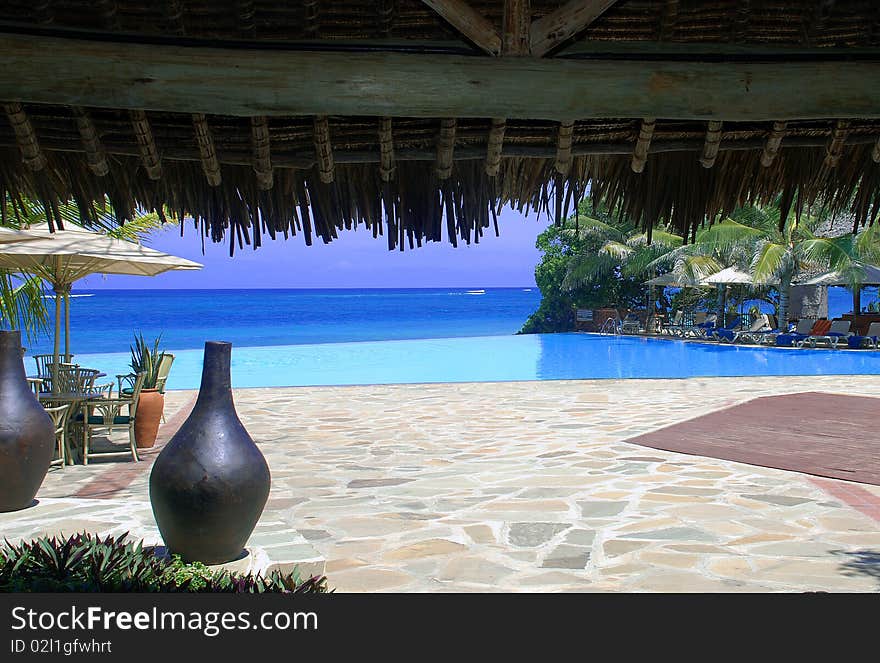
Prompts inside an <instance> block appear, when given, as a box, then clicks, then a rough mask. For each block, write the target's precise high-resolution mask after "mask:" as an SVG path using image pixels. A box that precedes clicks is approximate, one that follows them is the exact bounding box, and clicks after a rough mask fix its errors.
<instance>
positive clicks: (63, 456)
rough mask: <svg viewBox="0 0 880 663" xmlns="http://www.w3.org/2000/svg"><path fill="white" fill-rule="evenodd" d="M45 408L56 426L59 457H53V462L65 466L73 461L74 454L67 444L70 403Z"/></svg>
mask: <svg viewBox="0 0 880 663" xmlns="http://www.w3.org/2000/svg"><path fill="white" fill-rule="evenodd" d="M43 409H44V410H46V414H48V415H49V418H50V419H52V425H53V426H54V427H55V444H56V447H57V453H58V458H55V459H53V460H52V463H51V464H52V465H53V466H56V465H60V466H61V467H64V466H65V465H67V464H69V463H71V462H73V455H72V454H71V453H70V448H69V447H68V446H67V417H68V415H69V414H70V405H68V404H64V405H55V406H53V407H46V408H43Z"/></svg>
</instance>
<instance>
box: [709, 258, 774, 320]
mask: <svg viewBox="0 0 880 663" xmlns="http://www.w3.org/2000/svg"><path fill="white" fill-rule="evenodd" d="M700 283H704V284H706V285H715V286H717V287H718V291H719V295H720V297H719V299H720V306H721V311H720V315H721V318H722V320H723V321H724V322H725V323H726V322H727V320H726V317H727V316H726V315H725V308H726V307H725V305H724V299H725V297H724V290H723V288H724V287H725V286H729V285H741V286H749V287H760V286H768V285H772V286H778V285H779V279H777V278H771V279H768V280H766V281H761V282H760V283H756V282H755V277H753V276H752V275H751V274H748V273H746V272H743V271H740V270H738V269H737V268H736V267H727V268H726V269H722V270H721V271H720V272H716V273H715V274H711V275H709V276H707V277H706V278H704V279H703V280H702V281H700ZM740 313H742V308H741V307H740Z"/></svg>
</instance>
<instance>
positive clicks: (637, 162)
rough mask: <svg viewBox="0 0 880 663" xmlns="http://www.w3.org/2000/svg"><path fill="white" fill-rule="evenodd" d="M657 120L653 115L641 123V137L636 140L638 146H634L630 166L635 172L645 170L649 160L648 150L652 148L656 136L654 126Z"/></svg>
mask: <svg viewBox="0 0 880 663" xmlns="http://www.w3.org/2000/svg"><path fill="white" fill-rule="evenodd" d="M655 126H656V121H655V120H654V118H653V117H646V118H644V119H643V120H642V122H641V124H640V125H639V137H638V139H637V140H636V146H635V147H634V148H633V156H632V162H631V163H630V167H631V168H632V171H633V172H634V173H641V172H643V171H644V170H645V164H646V163H647V162H648V150H650V149H651V139H652V138H653V137H654V127H655Z"/></svg>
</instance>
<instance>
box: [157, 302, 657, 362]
mask: <svg viewBox="0 0 880 663" xmlns="http://www.w3.org/2000/svg"><path fill="white" fill-rule="evenodd" d="M641 329H642V325H641V323H640V322H639V316H638V315H636V314H635V313H627V314H626V317H625V318H624V319H623V321H622V322H621V323H620V333H621V334H638V333H639V331H641ZM171 358H172V360H173V359H174V355H171ZM168 370H171V365H170V364H169V366H168Z"/></svg>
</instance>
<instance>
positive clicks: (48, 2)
mask: <svg viewBox="0 0 880 663" xmlns="http://www.w3.org/2000/svg"><path fill="white" fill-rule="evenodd" d="M33 13H34V18H36V20H37V23H39V24H40V25H51V24H52V23H53V22H54V21H55V12H54V11H53V10H52V0H34V2H33Z"/></svg>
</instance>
